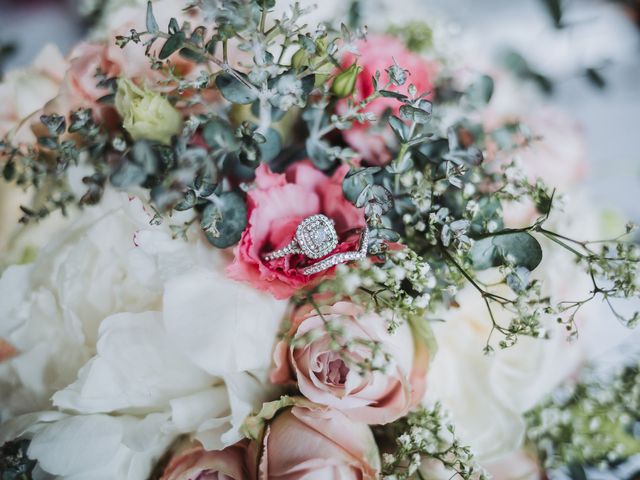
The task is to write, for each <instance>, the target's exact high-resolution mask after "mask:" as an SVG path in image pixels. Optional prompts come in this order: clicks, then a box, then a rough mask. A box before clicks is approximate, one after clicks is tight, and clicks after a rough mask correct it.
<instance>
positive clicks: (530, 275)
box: [0, 0, 640, 480]
mask: <svg viewBox="0 0 640 480" xmlns="http://www.w3.org/2000/svg"><path fill="white" fill-rule="evenodd" d="M282 1H283V3H286V2H284V0H282ZM117 3H120V5H118V4H117ZM145 8H146V11H145ZM309 15H311V16H312V15H313V13H312V12H310V11H309V10H308V9H307V8H303V7H302V6H301V5H299V4H297V3H292V4H286V5H280V4H278V5H275V1H274V0H190V1H189V0H185V1H184V2H179V1H178V0H156V1H154V2H149V3H148V5H137V4H136V3H135V2H133V1H132V2H129V4H126V2H113V5H109V4H107V7H106V8H105V9H104V11H103V16H102V18H101V20H100V21H99V28H97V29H96V31H95V32H94V33H93V34H92V36H91V40H89V41H86V42H83V43H81V44H79V45H77V46H76V47H75V48H74V49H73V51H72V52H71V53H70V54H69V56H68V57H66V58H64V57H62V56H61V55H60V54H59V53H58V52H57V51H56V50H55V49H54V48H53V47H46V48H45V50H44V51H43V52H42V54H41V55H40V56H39V57H38V58H37V59H36V61H35V62H34V64H33V65H32V66H31V67H28V68H26V69H23V70H17V71H9V72H7V73H6V75H5V78H4V80H3V82H2V83H1V84H0V98H1V99H2V102H1V105H2V106H1V107H0V134H2V140H1V141H0V169H1V170H2V174H3V177H4V179H5V180H6V182H5V184H4V185H3V186H2V191H1V195H2V207H3V211H2V215H3V218H2V223H1V225H2V228H3V230H4V231H5V233H3V234H2V236H1V238H0V245H2V249H3V258H2V264H3V265H2V268H3V270H2V275H1V277H0V421H1V422H2V423H1V425H0V444H2V445H3V446H2V450H1V451H2V454H1V455H0V472H1V474H2V476H1V478H2V479H3V480H4V479H26V478H38V479H42V478H62V479H69V480H71V479H73V480H102V479H105V480H113V479H131V480H139V479H147V478H153V479H155V478H161V479H164V480H169V479H171V480H178V479H180V480H187V479H191V480H195V479H198V480H204V479H234V480H241V479H303V478H304V479H333V478H335V479H360V480H363V479H374V478H385V479H405V478H418V479H426V478H443V479H446V478H455V477H458V478H464V479H476V478H489V477H491V476H493V477H494V478H499V479H515V478H545V475H546V474H547V473H548V472H552V471H561V470H563V469H564V471H565V472H566V471H568V472H569V474H570V475H571V476H572V478H586V474H587V473H586V472H588V471H589V469H590V468H605V469H606V468H608V469H610V470H611V469H620V468H623V467H622V466H624V465H625V464H626V463H625V462H626V460H628V459H631V458H633V456H634V455H636V454H638V453H640V439H639V436H640V434H639V433H638V429H637V422H638V421H639V420H640V387H639V383H638V380H639V375H640V371H639V368H638V365H637V364H630V365H624V366H623V368H621V369H620V370H619V371H618V372H608V373H609V375H607V376H605V378H601V376H599V374H598V372H597V371H596V370H594V369H593V368H592V365H591V363H592V362H591V360H592V358H593V357H592V355H591V350H592V348H593V344H594V342H593V340H594V339H598V337H599V336H601V335H602V332H604V331H606V330H607V329H609V328H612V327H611V325H612V324H611V322H609V323H607V322H608V320H607V319H608V318H615V319H616V320H617V322H614V323H622V324H625V325H628V326H632V325H633V324H635V323H637V321H638V319H639V317H640V315H639V314H638V313H637V312H635V313H634V312H633V311H629V310H628V308H627V307H626V306H624V305H620V301H621V300H623V299H630V298H638V296H639V293H640V289H639V284H638V281H637V277H636V273H637V270H638V262H639V258H640V256H639V252H638V248H637V246H636V245H635V244H633V243H632V242H630V241H629V238H630V237H629V236H628V234H630V233H631V232H632V230H633V226H632V225H630V224H628V225H626V226H625V225H624V223H623V222H620V221H619V220H618V219H617V217H616V218H613V217H612V216H611V215H609V216H606V215H603V214H602V213H601V212H599V211H598V208H597V205H594V204H593V203H592V202H591V201H590V200H589V198H588V196H586V195H585V194H584V193H583V192H581V190H580V188H579V186H580V179H581V175H582V173H583V172H584V164H585V151H584V146H583V143H582V139H581V137H580V132H579V130H578V129H577V128H576V127H575V125H574V124H573V123H572V121H571V120H570V119H568V118H567V117H566V116H565V115H564V114H562V113H561V112H558V111H557V110H555V109H553V108H552V107H550V106H548V105H545V104H543V103H542V102H541V100H540V99H539V98H537V96H536V95H534V94H533V93H532V92H531V91H529V90H528V89H527V87H526V86H525V85H522V83H520V82H519V81H516V80H515V79H514V78H513V77H512V76H511V75H510V74H509V73H508V72H505V71H502V70H500V69H496V68H494V67H493V66H491V65H490V64H488V63H483V62H482V61H481V60H480V59H479V58H478V57H476V56H474V55H464V54H461V53H459V52H455V51H454V50H453V49H452V48H450V45H449V42H448V39H447V36H446V34H444V33H443V29H442V28H440V26H439V24H438V22H433V24H428V23H420V22H417V21H414V22H412V23H409V24H407V25H403V26H401V27H398V26H390V25H387V26H386V29H379V30H377V31H370V32H368V31H367V28H366V27H365V26H364V24H363V23H362V19H363V16H365V15H366V11H365V5H364V3H362V4H360V5H358V4H357V3H354V4H353V5H352V6H351V8H350V10H349V14H348V16H346V17H345V18H339V19H337V21H324V22H320V23H317V24H316V23H312V22H311V21H310V20H308V18H310V17H309ZM22 191H24V192H26V193H21V192H22ZM65 217H67V218H65ZM590 339H591V341H589V340H590ZM619 471H621V470H619ZM628 474H629V475H631V474H632V473H628ZM580 475H582V476H580ZM620 475H623V474H622V473H620ZM558 478H560V477H558ZM615 478H622V477H615Z"/></svg>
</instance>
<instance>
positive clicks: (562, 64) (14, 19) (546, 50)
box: [0, 0, 640, 222]
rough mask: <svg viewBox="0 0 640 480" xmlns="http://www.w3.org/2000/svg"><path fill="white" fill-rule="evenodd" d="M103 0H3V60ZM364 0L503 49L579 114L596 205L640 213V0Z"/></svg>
mask: <svg viewBox="0 0 640 480" xmlns="http://www.w3.org/2000/svg"><path fill="white" fill-rule="evenodd" d="M109 1H110V2H112V5H113V3H117V2H119V1H120V0H109ZM101 3H102V2H99V1H97V0H94V1H91V0H0V44H1V50H0V58H1V59H2V60H1V61H2V67H3V68H4V69H10V68H12V67H20V66H25V65H28V64H29V63H30V62H31V61H32V60H33V59H34V57H35V56H36V54H37V53H38V52H39V50H40V49H41V48H42V46H43V45H45V44H46V43H48V42H51V43H54V44H56V45H57V46H58V47H59V48H60V50H61V51H62V52H63V53H66V52H68V51H69V49H70V48H71V46H72V45H73V44H74V43H75V42H76V41H78V40H79V39H80V38H82V36H83V35H85V34H86V30H87V29H88V28H90V26H91V23H92V18H95V17H96V15H95V11H96V10H97V8H98V6H99V5H100V4H101ZM317 3H318V4H319V7H320V9H321V10H322V9H323V7H325V8H326V7H327V5H324V4H323V2H317ZM328 3H332V2H328ZM370 4H372V6H373V7H374V8H372V9H371V10H373V11H379V12H380V17H384V18H385V21H388V19H389V18H392V19H393V18H397V19H398V20H397V21H398V22H401V21H403V19H424V20H428V19H430V18H434V17H437V18H438V19H446V21H447V22H448V25H449V27H448V28H449V29H450V30H451V31H452V32H454V33H457V34H459V35H460V36H461V37H464V38H467V39H471V40H469V41H476V42H478V41H479V42H481V43H482V48H483V49H485V48H486V50H487V53H488V54H490V55H492V56H494V57H495V59H496V62H501V61H505V59H506V58H508V59H509V61H510V62H511V67H512V68H513V69H516V70H517V72H518V73H519V75H520V76H521V77H523V78H525V79H527V80H529V81H531V82H533V83H534V84H536V85H537V87H538V88H540V89H541V90H542V91H543V92H544V93H545V95H547V96H549V97H550V100H551V101H552V102H553V103H555V104H556V105H558V106H559V107H561V108H563V109H565V110H567V111H568V112H569V113H570V114H571V115H572V116H573V117H574V118H575V119H577V120H578V121H579V122H580V124H581V126H582V128H583V129H584V132H585V135H586V139H587V142H588V147H589V164H590V170H589V173H588V177H587V182H588V185H589V187H590V188H591V191H592V192H593V194H594V195H595V196H596V200H597V201H598V202H599V203H600V205H601V206H602V207H605V208H612V209H616V210H621V211H622V212H623V213H624V214H625V215H626V217H627V218H629V219H632V220H634V221H635V222H640V150H639V148H638V137H639V136H640V0H518V1H513V0H483V1H482V2H479V1H474V0H394V1H389V0H367V2H366V5H367V7H369V5H370ZM374 4H375V5H374ZM334 5H335V4H334ZM107 8H110V7H107ZM367 10H369V8H367ZM92 15H93V16H92ZM373 21H374V23H375V18H374V19H373ZM514 55H515V56H514Z"/></svg>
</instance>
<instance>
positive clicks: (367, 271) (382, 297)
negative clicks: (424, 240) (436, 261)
mask: <svg viewBox="0 0 640 480" xmlns="http://www.w3.org/2000/svg"><path fill="white" fill-rule="evenodd" d="M435 285H436V279H435V276H434V273H433V271H432V269H431V266H430V265H429V264H428V263H427V262H425V261H424V260H423V259H422V258H421V257H420V256H418V255H417V254H416V253H415V252H413V251H412V250H411V249H409V248H402V249H400V250H392V251H389V252H387V253H386V255H385V258H384V260H380V261H378V262H376V261H372V260H363V261H360V262H359V263H358V264H356V265H354V266H347V265H341V266H339V267H338V268H337V269H336V276H335V278H333V279H330V280H326V281H324V282H323V283H322V284H321V285H320V286H319V287H318V289H319V291H320V292H324V293H329V292H340V293H338V294H344V295H348V296H349V297H350V298H352V299H353V301H356V302H357V303H360V304H361V305H363V306H364V307H366V308H368V309H371V310H375V311H377V312H380V313H382V314H384V315H385V316H386V317H387V318H388V329H389V331H391V332H393V331H394V330H395V329H396V328H397V327H398V326H399V325H400V324H401V323H402V322H404V321H410V322H424V321H426V312H427V311H428V309H429V306H430V302H431V293H432V290H433V288H434V287H435Z"/></svg>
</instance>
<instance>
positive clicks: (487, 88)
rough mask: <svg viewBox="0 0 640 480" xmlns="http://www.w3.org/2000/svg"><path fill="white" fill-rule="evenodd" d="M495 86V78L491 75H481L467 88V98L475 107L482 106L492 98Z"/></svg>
mask: <svg viewBox="0 0 640 480" xmlns="http://www.w3.org/2000/svg"><path fill="white" fill-rule="evenodd" d="M493 88H494V83H493V78H491V77H490V76H489V75H481V76H480V78H478V79H477V80H476V81H475V82H473V83H472V84H471V86H470V87H469V88H468V89H467V92H466V95H467V99H468V100H469V102H470V103H471V104H472V105H473V106H474V107H476V108H479V107H482V106H484V105H486V104H487V103H489V101H490V100H491V97H492V96H493Z"/></svg>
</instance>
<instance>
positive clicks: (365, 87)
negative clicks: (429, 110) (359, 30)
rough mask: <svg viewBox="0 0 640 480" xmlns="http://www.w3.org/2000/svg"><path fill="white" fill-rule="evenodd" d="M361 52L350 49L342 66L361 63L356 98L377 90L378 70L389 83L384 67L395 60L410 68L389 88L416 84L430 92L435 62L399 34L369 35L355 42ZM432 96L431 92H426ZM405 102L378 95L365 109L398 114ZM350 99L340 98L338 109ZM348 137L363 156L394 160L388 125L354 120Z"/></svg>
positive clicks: (381, 162) (403, 90)
mask: <svg viewBox="0 0 640 480" xmlns="http://www.w3.org/2000/svg"><path fill="white" fill-rule="evenodd" d="M356 46H357V48H358V51H359V52H360V55H359V56H357V55H355V54H353V53H348V54H346V55H345V56H344V57H343V58H342V66H343V67H348V66H350V65H352V64H353V62H354V61H357V62H358V65H359V66H361V67H362V72H361V73H360V75H358V79H357V81H356V87H355V99H356V101H360V100H363V99H365V98H367V97H368V96H369V95H371V94H372V93H373V91H374V87H373V81H372V78H373V76H374V75H375V73H376V71H379V72H380V74H381V75H380V83H381V84H383V85H384V84H386V82H387V81H388V80H389V76H388V75H387V72H386V71H385V70H386V69H387V68H388V67H389V66H391V65H393V62H394V60H395V62H396V63H397V64H398V65H399V66H401V67H402V68H404V69H405V70H408V71H409V76H408V78H407V82H406V83H405V84H404V85H402V86H400V87H396V86H393V85H392V86H390V87H389V88H388V90H392V91H395V92H399V93H403V94H407V91H408V88H409V85H411V84H413V85H415V86H416V88H417V90H418V93H420V94H421V93H424V92H430V91H431V90H432V89H433V82H434V78H435V76H436V71H437V69H436V65H435V63H434V62H431V61H429V60H427V59H425V58H423V57H422V56H420V55H418V54H416V53H413V52H410V51H409V50H408V49H407V47H406V45H405V44H404V43H402V41H401V40H400V39H398V38H396V37H391V36H388V35H370V36H369V37H368V38H367V40H362V41H359V42H357V43H356ZM427 98H431V95H429V96H427ZM401 106H402V104H401V103H400V102H399V101H398V100H396V99H394V98H378V99H376V100H374V101H373V102H371V103H370V104H369V105H368V106H367V107H366V108H365V109H364V112H367V113H373V114H375V115H376V116H377V117H378V118H379V117H380V116H381V115H382V114H383V113H384V112H385V111H386V110H390V111H391V113H393V114H394V115H397V114H398V113H399V111H400V107H401ZM348 109H349V106H348V103H347V100H341V101H339V102H338V104H337V105H336V111H337V112H338V113H339V114H344V113H346V112H347V111H348ZM343 137H344V139H345V141H346V142H347V143H348V144H349V146H351V148H353V149H354V150H355V151H356V152H358V153H359V154H360V155H361V156H362V159H363V160H365V161H366V162H367V163H369V164H372V165H385V164H387V163H389V161H390V160H391V153H390V152H389V149H388V147H387V145H388V144H389V143H391V142H393V141H394V138H395V137H394V136H393V133H392V132H391V130H390V129H389V128H388V127H384V128H379V126H377V125H370V124H362V123H354V125H353V127H352V128H351V129H349V130H346V131H344V132H343Z"/></svg>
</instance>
